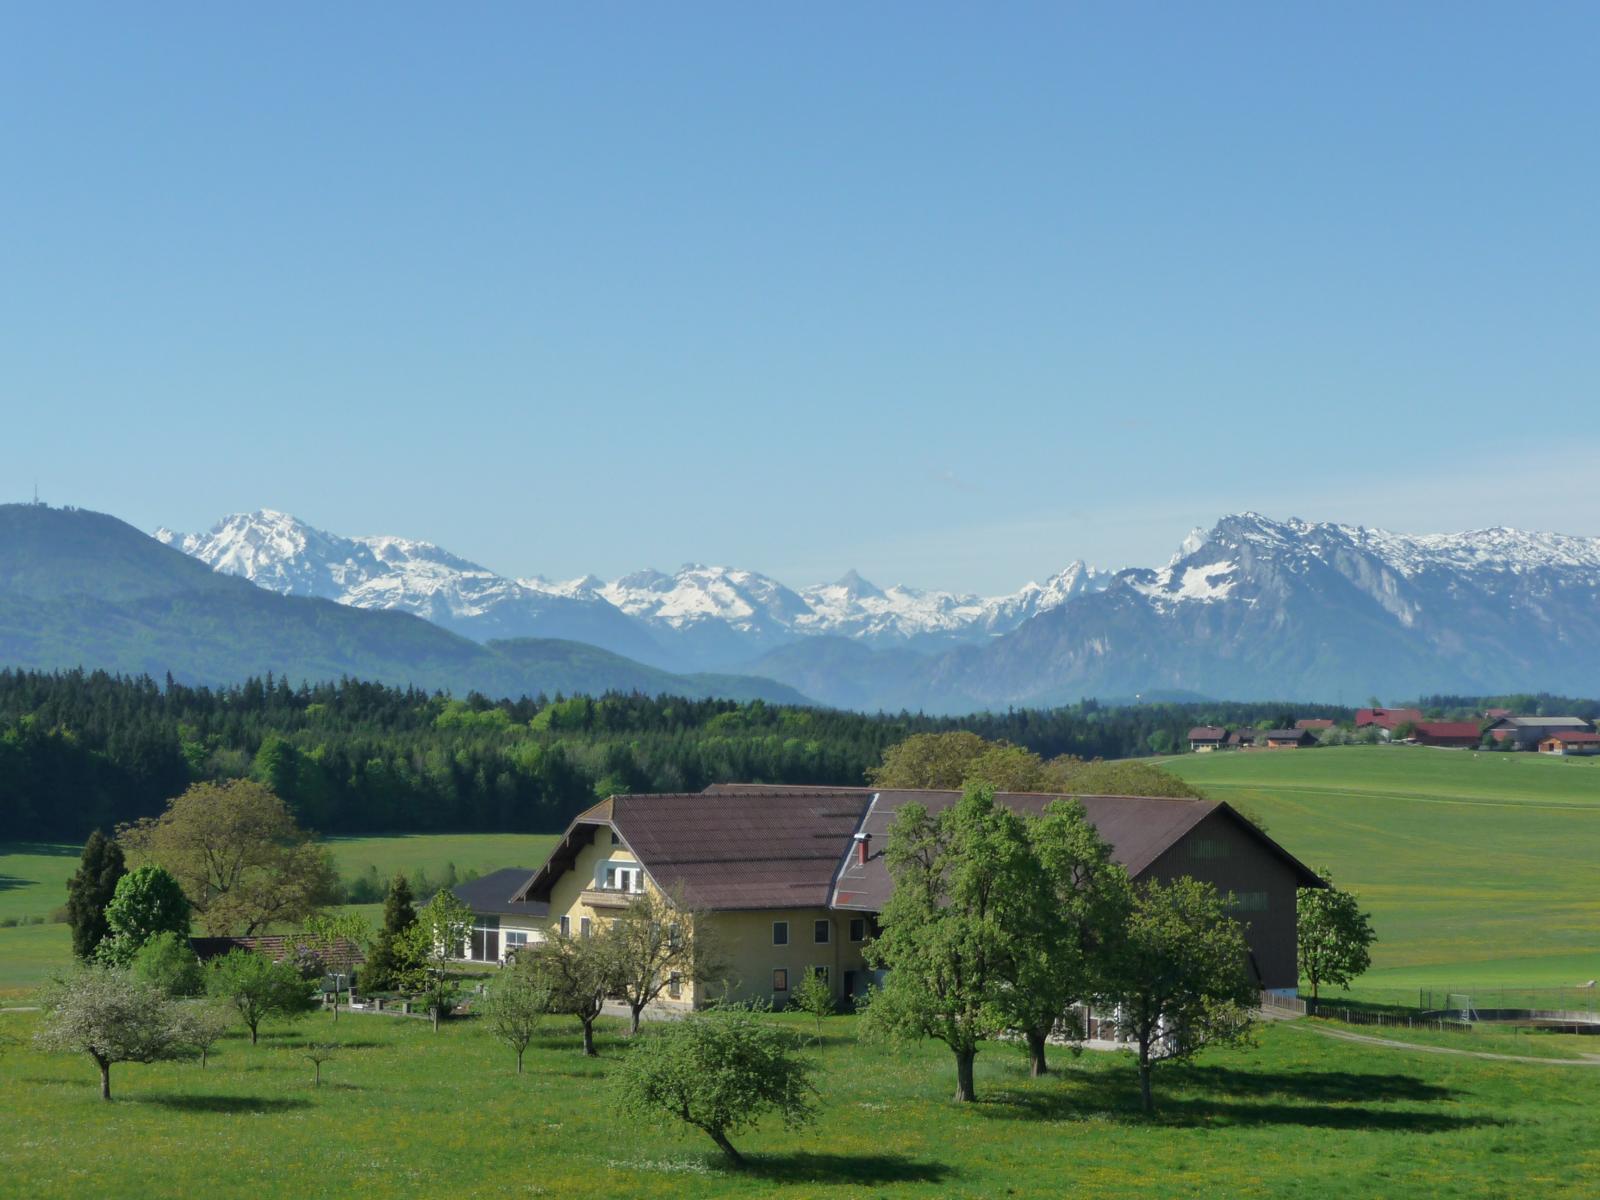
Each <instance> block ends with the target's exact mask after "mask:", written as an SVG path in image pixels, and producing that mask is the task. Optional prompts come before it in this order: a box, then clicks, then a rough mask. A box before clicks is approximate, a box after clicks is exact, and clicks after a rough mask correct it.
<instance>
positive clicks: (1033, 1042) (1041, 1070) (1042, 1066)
mask: <svg viewBox="0 0 1600 1200" xmlns="http://www.w3.org/2000/svg"><path fill="white" fill-rule="evenodd" d="M1026 1036H1027V1039H1028V1074H1029V1075H1031V1076H1033V1077H1034V1078H1035V1079H1037V1078H1039V1076H1041V1075H1048V1074H1049V1073H1050V1064H1049V1063H1048V1062H1046V1061H1045V1057H1044V1046H1045V1038H1046V1031H1045V1030H1043V1029H1030V1030H1028V1031H1027V1034H1026Z"/></svg>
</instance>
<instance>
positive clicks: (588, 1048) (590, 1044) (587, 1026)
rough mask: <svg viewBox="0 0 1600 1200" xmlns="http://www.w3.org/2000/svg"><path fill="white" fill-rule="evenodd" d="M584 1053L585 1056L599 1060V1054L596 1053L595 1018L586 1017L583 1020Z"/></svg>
mask: <svg viewBox="0 0 1600 1200" xmlns="http://www.w3.org/2000/svg"><path fill="white" fill-rule="evenodd" d="M583 1052H584V1053H585V1054H587V1055H588V1056H589V1057H590V1058H597V1057H598V1054H597V1052H596V1051H595V1048H594V1018H593V1017H584V1018H583Z"/></svg>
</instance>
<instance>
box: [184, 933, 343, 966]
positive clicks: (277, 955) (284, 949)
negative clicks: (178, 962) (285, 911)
mask: <svg viewBox="0 0 1600 1200" xmlns="http://www.w3.org/2000/svg"><path fill="white" fill-rule="evenodd" d="M307 936H308V935H306V934H293V933H290V934H277V933H272V934H261V935H259V936H256V937H192V938H190V939H189V946H190V948H191V949H192V950H193V951H194V952H195V954H196V956H197V957H198V958H199V959H200V961H201V962H210V961H211V960H212V959H213V958H221V957H222V956H223V955H224V954H227V953H228V952H229V951H231V950H251V951H254V952H255V953H256V954H259V955H261V956H263V957H264V958H270V959H271V960H272V961H273V962H278V961H279V960H280V959H282V958H283V956H284V955H285V954H286V953H288V951H289V949H290V948H291V947H292V946H294V944H295V943H296V942H298V941H301V940H303V939H305V938H306V937H307ZM365 960H366V955H364V954H362V953H361V947H360V946H358V945H356V944H355V943H354V942H352V941H349V940H348V939H346V938H334V939H333V941H332V943H331V944H330V945H329V947H328V948H327V949H325V950H323V951H322V961H323V962H324V963H326V964H327V965H328V966H330V967H344V968H347V969H348V968H350V967H353V966H355V965H357V964H358V963H361V962H364V961H365Z"/></svg>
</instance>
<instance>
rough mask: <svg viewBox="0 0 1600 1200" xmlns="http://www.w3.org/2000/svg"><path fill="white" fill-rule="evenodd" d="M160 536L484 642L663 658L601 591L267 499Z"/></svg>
mask: <svg viewBox="0 0 1600 1200" xmlns="http://www.w3.org/2000/svg"><path fill="white" fill-rule="evenodd" d="M154 537H155V539H156V540H157V541H159V542H162V543H164V544H166V545H169V546H175V547H177V548H178V549H180V550H182V551H183V552H184V553H185V554H188V555H190V556H191V557H194V558H197V559H199V560H200V561H201V562H203V563H206V564H207V565H208V566H210V567H211V568H212V569H213V570H215V571H220V572H222V573H223V574H225V575H241V576H243V577H244V578H246V579H248V580H250V581H251V582H253V583H256V584H258V585H260V586H261V587H264V588H267V589H269V590H271V591H274V592H283V593H285V594H288V595H294V596H315V597H319V598H321V599H325V600H336V601H338V602H339V603H341V604H347V605H350V606H352V607H354V608H373V609H399V610H400V611H402V612H409V613H412V614H414V615H415V616H419V617H422V618H424V619H425V620H429V621H432V622H434V623H435V624H437V625H442V626H444V627H445V628H447V629H451V630H453V631H455V632H456V633H460V634H463V635H465V636H467V637H471V638H473V639H474V640H476V641H480V642H482V641H489V640H491V639H495V638H518V637H543V638H565V639H568V640H571V641H580V642H588V643H590V644H592V645H596V646H600V647H602V648H603V649H606V650H611V651H614V652H615V653H618V654H626V655H629V656H631V657H634V658H638V659H641V660H642V661H646V662H651V663H655V664H659V663H660V661H661V660H662V658H663V654H662V650H661V647H660V646H659V645H658V644H657V643H656V642H655V640H654V639H653V638H652V637H651V636H650V635H649V632H648V630H646V629H644V628H642V627H640V626H639V625H638V624H637V623H636V622H633V621H630V620H629V619H628V618H627V617H626V616H625V615H624V614H622V613H619V612H618V611H617V610H616V609H615V608H614V607H613V606H612V605H610V604H607V603H605V602H604V601H603V600H599V599H597V598H595V597H592V596H586V595H583V594H581V593H573V594H565V595H564V594H559V593H557V592H554V591H542V590H539V589H536V588H533V587H529V586H526V585H524V584H521V583H518V582H517V581H516V580H514V579H506V578H505V577H503V576H500V575H497V574H495V573H494V572H493V571H490V570H488V569H487V568H485V567H482V566H479V565H478V564H477V563H473V562H468V561H467V560H466V559H464V558H459V557H457V556H456V555H454V554H451V553H449V552H448V551H446V550H442V549H440V548H439V547H438V546H435V545H433V544H432V543H430V542H419V541H411V540H408V539H406V538H398V537H341V536H338V535H336V534H331V533H327V532H325V531H324V530H320V529H316V528H313V527H312V526H310V525H307V524H306V523H305V522H304V521H301V520H299V519H297V518H295V517H293V516H290V515H289V514H288V513H282V512H276V511H274V510H273V509H268V508H263V509H258V510H257V511H255V512H253V513H235V514H233V515H232V516H228V517H224V518H223V519H222V520H221V521H219V522H217V524H216V525H214V526H212V528H211V529H210V530H209V531H208V532H206V533H190V534H181V533H176V532H174V531H173V530H170V529H166V528H162V529H158V530H156V532H155V534H154Z"/></svg>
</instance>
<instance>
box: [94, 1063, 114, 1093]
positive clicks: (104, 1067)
mask: <svg viewBox="0 0 1600 1200" xmlns="http://www.w3.org/2000/svg"><path fill="white" fill-rule="evenodd" d="M94 1061H95V1065H96V1066H97V1067H99V1068H100V1099H102V1100H109V1099H111V1064H110V1063H109V1062H107V1061H106V1060H105V1059H103V1058H101V1057H100V1056H99V1055H98V1054H96V1055H94Z"/></svg>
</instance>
